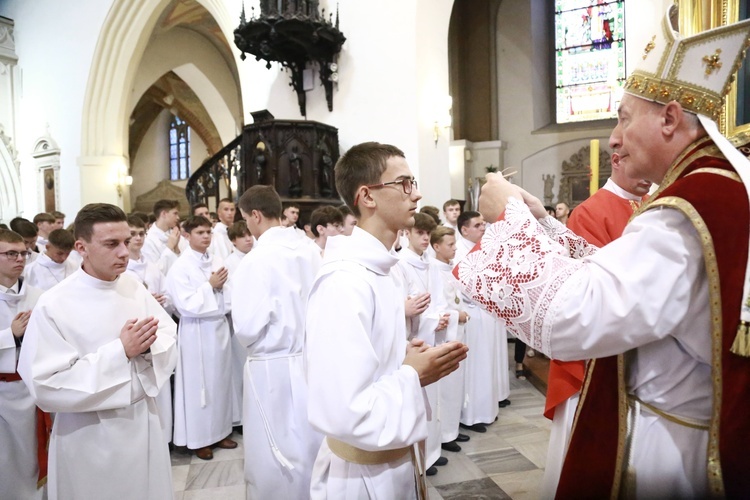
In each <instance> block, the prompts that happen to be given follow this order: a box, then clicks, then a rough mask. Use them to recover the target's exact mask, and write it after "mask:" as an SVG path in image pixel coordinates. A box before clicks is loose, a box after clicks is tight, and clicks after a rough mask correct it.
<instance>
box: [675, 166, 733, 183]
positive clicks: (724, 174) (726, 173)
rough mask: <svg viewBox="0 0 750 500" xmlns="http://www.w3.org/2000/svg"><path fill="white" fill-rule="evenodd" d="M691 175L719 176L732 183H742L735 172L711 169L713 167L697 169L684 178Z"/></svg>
mask: <svg viewBox="0 0 750 500" xmlns="http://www.w3.org/2000/svg"><path fill="white" fill-rule="evenodd" d="M693 174H714V175H721V176H722V177H726V178H727V179H732V180H733V181H737V182H742V180H741V179H740V176H739V175H738V174H737V172H731V171H729V170H723V169H721V168H713V167H704V168H698V169H696V170H693V171H692V172H690V173H689V174H686V175H685V177H689V176H691V175H693Z"/></svg>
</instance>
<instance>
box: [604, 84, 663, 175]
mask: <svg viewBox="0 0 750 500" xmlns="http://www.w3.org/2000/svg"><path fill="white" fill-rule="evenodd" d="M660 109H661V106H660V105H658V104H654V103H652V102H649V101H646V100H644V99H640V98H638V97H633V96H631V95H629V94H625V95H624V96H623V98H622V102H621V103H620V108H619V109H618V111H617V115H618V118H617V126H616V127H615V128H614V130H612V134H611V135H610V137H609V146H610V147H611V148H612V149H613V150H614V152H615V153H617V155H618V156H619V164H620V167H621V168H622V169H623V171H624V173H625V174H626V175H627V176H628V177H630V178H631V179H645V180H649V181H651V182H655V183H657V184H658V183H659V182H661V181H662V179H663V177H664V174H665V173H666V171H667V169H668V168H669V165H661V164H660V163H662V162H661V161H660V160H658V158H659V157H660V153H661V151H662V149H663V135H662V131H661V125H662V119H661V115H660V113H659V111H660Z"/></svg>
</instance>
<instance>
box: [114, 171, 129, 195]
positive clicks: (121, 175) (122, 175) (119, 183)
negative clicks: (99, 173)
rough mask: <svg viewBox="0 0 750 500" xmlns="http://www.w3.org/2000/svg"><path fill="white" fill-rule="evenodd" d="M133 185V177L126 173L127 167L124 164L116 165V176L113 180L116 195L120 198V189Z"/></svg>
mask: <svg viewBox="0 0 750 500" xmlns="http://www.w3.org/2000/svg"><path fill="white" fill-rule="evenodd" d="M132 185H133V177H132V176H130V175H128V167H126V166H125V165H124V164H120V165H118V166H117V178H116V180H115V187H116V188H117V196H118V197H120V198H122V189H123V188H124V187H127V186H132Z"/></svg>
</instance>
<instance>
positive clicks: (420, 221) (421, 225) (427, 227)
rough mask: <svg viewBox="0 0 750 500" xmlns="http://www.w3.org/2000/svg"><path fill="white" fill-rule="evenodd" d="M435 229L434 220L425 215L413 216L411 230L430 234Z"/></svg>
mask: <svg viewBox="0 0 750 500" xmlns="http://www.w3.org/2000/svg"><path fill="white" fill-rule="evenodd" d="M436 227H437V224H436V223H435V220H434V219H433V218H432V217H430V216H429V215H427V214H422V213H416V214H414V226H413V229H420V230H422V231H427V232H428V233H430V232H432V230H433V229H435V228H436Z"/></svg>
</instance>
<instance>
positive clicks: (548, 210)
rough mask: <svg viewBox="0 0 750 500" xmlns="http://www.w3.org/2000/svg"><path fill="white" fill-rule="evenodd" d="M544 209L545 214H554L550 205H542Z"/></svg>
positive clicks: (553, 209)
mask: <svg viewBox="0 0 750 500" xmlns="http://www.w3.org/2000/svg"><path fill="white" fill-rule="evenodd" d="M544 209H545V210H546V211H547V212H554V211H555V207H553V206H552V205H544Z"/></svg>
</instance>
